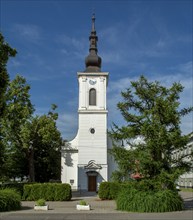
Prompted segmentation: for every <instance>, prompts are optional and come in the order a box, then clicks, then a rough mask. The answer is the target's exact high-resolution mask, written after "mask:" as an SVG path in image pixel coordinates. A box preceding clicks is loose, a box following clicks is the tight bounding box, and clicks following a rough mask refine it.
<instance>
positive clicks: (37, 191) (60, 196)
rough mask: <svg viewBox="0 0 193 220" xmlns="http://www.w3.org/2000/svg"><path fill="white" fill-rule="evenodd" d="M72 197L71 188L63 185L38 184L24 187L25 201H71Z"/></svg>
mask: <svg viewBox="0 0 193 220" xmlns="http://www.w3.org/2000/svg"><path fill="white" fill-rule="evenodd" d="M71 197H72V193H71V186H70V185H69V184H65V183H64V184H62V183H37V184H32V185H30V184H28V185H24V193H23V199H24V200H28V201H35V200H38V199H41V198H43V199H45V200H46V201H69V200H70V199H71Z"/></svg>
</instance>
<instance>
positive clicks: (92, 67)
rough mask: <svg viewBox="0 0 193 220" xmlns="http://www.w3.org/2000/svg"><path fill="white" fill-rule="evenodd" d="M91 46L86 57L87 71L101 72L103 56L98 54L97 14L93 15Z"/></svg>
mask: <svg viewBox="0 0 193 220" xmlns="http://www.w3.org/2000/svg"><path fill="white" fill-rule="evenodd" d="M89 40H90V48H89V55H88V56H87V57H86V58H85V65H86V70H85V72H101V62H102V60H101V58H100V57H99V56H98V55H97V52H98V49H97V41H98V37H97V35H96V30H95V14H94V13H93V16H92V29H91V33H90V37H89Z"/></svg>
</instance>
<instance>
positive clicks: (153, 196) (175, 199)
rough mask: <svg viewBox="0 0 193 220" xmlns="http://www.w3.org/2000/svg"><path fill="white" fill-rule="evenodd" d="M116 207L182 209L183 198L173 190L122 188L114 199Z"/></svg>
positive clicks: (126, 208)
mask: <svg viewBox="0 0 193 220" xmlns="http://www.w3.org/2000/svg"><path fill="white" fill-rule="evenodd" d="M116 203H117V209H118V210H122V211H132V212H171V211H180V210H182V209H183V200H182V198H181V197H180V196H179V195H178V193H176V192H175V191H171V190H162V191H157V192H156V191H151V190H149V191H140V190H137V189H134V188H128V189H124V190H122V191H121V192H120V193H119V194H118V197H117V200H116Z"/></svg>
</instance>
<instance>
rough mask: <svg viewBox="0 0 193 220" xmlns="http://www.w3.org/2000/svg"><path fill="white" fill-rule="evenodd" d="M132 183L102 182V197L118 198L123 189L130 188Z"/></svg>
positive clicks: (100, 191)
mask: <svg viewBox="0 0 193 220" xmlns="http://www.w3.org/2000/svg"><path fill="white" fill-rule="evenodd" d="M129 186H130V183H117V182H102V183H101V184H100V187H99V192H98V195H99V198H100V199H103V200H104V199H108V200H111V199H116V198H117V196H118V193H119V191H120V190H121V189H124V188H128V187H129Z"/></svg>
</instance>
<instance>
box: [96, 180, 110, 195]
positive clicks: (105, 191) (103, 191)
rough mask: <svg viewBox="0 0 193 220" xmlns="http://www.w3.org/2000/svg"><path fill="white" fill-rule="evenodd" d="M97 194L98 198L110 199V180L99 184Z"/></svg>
mask: <svg viewBox="0 0 193 220" xmlns="http://www.w3.org/2000/svg"><path fill="white" fill-rule="evenodd" d="M98 195H99V198H100V199H110V182H102V183H101V184H100V186H99V191H98Z"/></svg>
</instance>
